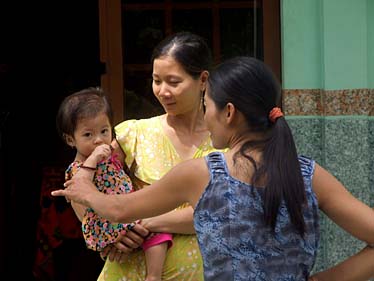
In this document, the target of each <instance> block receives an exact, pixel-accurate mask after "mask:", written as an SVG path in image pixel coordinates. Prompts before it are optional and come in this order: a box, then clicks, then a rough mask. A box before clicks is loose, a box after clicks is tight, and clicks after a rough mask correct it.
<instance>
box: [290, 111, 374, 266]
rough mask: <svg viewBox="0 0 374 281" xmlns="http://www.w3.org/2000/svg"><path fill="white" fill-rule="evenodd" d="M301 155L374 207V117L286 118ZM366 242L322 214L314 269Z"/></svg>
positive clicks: (340, 258) (330, 262) (333, 261)
mask: <svg viewBox="0 0 374 281" xmlns="http://www.w3.org/2000/svg"><path fill="white" fill-rule="evenodd" d="M286 119H287V121H288V123H289V125H290V127H291V130H292V132H293V134H294V138H295V142H296V145H297V148H298V151H299V153H300V154H304V155H307V156H310V157H312V158H314V159H315V160H316V161H317V162H318V163H319V164H320V165H321V166H323V167H324V168H325V169H327V170H328V171H329V172H331V173H332V174H333V175H334V176H336V177H337V178H338V180H340V181H341V182H342V183H343V184H344V185H345V186H346V188H347V189H348V190H349V191H350V192H351V193H352V194H353V195H354V196H356V197H357V198H359V199H360V200H362V201H363V202H365V203H367V204H369V205H371V206H374V163H373V162H374V136H373V134H374V117H371V116H289V117H286ZM363 245H364V243H363V242H361V241H359V240H357V239H355V238H352V236H351V235H350V234H348V233H346V232H345V231H344V230H342V229H341V228H340V227H338V226H337V225H335V223H334V222H332V221H331V220H330V219H328V218H327V217H326V216H325V215H324V214H323V213H322V212H321V244H320V249H319V254H318V258H317V263H316V265H315V268H314V270H316V271H319V270H322V269H324V268H326V267H329V266H331V265H334V264H336V263H338V262H339V261H341V260H343V259H344V258H345V257H348V256H349V255H352V254H353V253H355V252H357V251H358V250H359V249H360V248H362V247H363Z"/></svg>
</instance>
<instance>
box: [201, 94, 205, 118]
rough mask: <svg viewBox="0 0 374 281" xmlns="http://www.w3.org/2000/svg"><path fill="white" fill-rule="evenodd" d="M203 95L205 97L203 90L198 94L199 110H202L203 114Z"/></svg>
mask: <svg viewBox="0 0 374 281" xmlns="http://www.w3.org/2000/svg"><path fill="white" fill-rule="evenodd" d="M204 95H205V90H202V91H201V92H200V110H203V112H204V113H205V105H204Z"/></svg>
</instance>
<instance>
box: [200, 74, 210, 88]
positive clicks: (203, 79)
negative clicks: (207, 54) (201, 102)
mask: <svg viewBox="0 0 374 281" xmlns="http://www.w3.org/2000/svg"><path fill="white" fill-rule="evenodd" d="M208 77H209V72H208V71H206V70H205V71H203V72H201V74H200V81H201V91H205V89H206V83H207V81H208Z"/></svg>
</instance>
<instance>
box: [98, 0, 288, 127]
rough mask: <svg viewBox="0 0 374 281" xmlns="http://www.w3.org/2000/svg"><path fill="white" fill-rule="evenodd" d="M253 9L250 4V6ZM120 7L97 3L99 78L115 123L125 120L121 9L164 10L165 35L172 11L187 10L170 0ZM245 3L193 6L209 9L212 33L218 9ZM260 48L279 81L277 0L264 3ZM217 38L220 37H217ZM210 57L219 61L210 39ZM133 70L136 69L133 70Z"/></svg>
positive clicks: (111, 0) (117, 0)
mask: <svg viewBox="0 0 374 281" xmlns="http://www.w3.org/2000/svg"><path fill="white" fill-rule="evenodd" d="M250 3H251V5H253V2H250ZM150 5H151V6H149V7H148V6H147V5H146V4H122V2H121V0H99V25H100V27H99V35H100V60H101V62H103V63H105V66H106V69H105V70H106V71H105V74H103V75H102V76H101V86H102V87H103V89H104V90H105V91H106V92H107V94H108V96H109V98H110V99H111V102H112V105H113V110H114V122H115V124H116V123H119V122H121V121H123V118H124V96H123V89H124V83H123V57H122V48H123V46H122V9H123V8H125V9H155V8H156V9H157V7H158V6H159V7H158V8H159V9H162V10H165V9H166V13H165V31H166V34H170V33H171V32H172V30H171V26H172V22H171V14H172V7H175V6H177V7H178V9H189V8H190V6H191V5H188V4H183V3H180V4H176V3H174V4H172V3H171V0H167V1H165V3H160V4H150ZM248 5H249V3H248V1H236V2H235V3H234V2H230V1H223V2H209V3H204V2H203V3H194V6H195V7H196V8H199V9H203V8H210V9H212V11H213V25H212V26H213V30H212V32H215V30H214V28H217V27H218V26H219V25H218V24H217V23H216V21H219V15H218V13H219V8H222V7H224V8H241V7H248ZM262 5H263V20H264V22H263V47H264V61H265V63H266V64H268V65H269V66H270V67H271V69H272V70H273V71H274V73H275V75H276V76H277V77H278V79H279V80H281V47H280V0H263V1H262ZM217 34H219V33H217ZM213 50H214V51H213V52H214V53H213V56H214V58H215V60H218V57H219V54H220V38H219V36H214V37H213ZM134 67H135V66H134Z"/></svg>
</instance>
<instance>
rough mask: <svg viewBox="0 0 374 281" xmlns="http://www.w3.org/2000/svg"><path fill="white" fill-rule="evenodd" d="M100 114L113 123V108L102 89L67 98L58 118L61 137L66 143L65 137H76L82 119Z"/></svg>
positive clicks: (86, 90) (58, 113)
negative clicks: (78, 124) (75, 133)
mask: <svg viewBox="0 0 374 281" xmlns="http://www.w3.org/2000/svg"><path fill="white" fill-rule="evenodd" d="M99 113H105V114H106V115H107V116H108V118H109V122H110V124H112V123H113V111H112V107H111V105H110V103H109V100H108V98H107V96H106V95H105V93H104V91H103V90H102V89H101V88H98V87H97V88H95V87H90V88H87V89H83V90H81V91H79V92H76V93H73V94H71V95H69V96H67V97H65V99H64V100H63V101H62V103H61V105H60V107H59V109H58V112H57V116H56V127H57V132H58V134H59V136H60V137H61V138H62V139H63V141H64V142H66V139H65V137H66V136H67V135H70V136H73V135H74V132H75V130H76V127H77V123H78V121H79V120H80V119H83V118H91V117H95V116H97V115H98V114H99Z"/></svg>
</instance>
